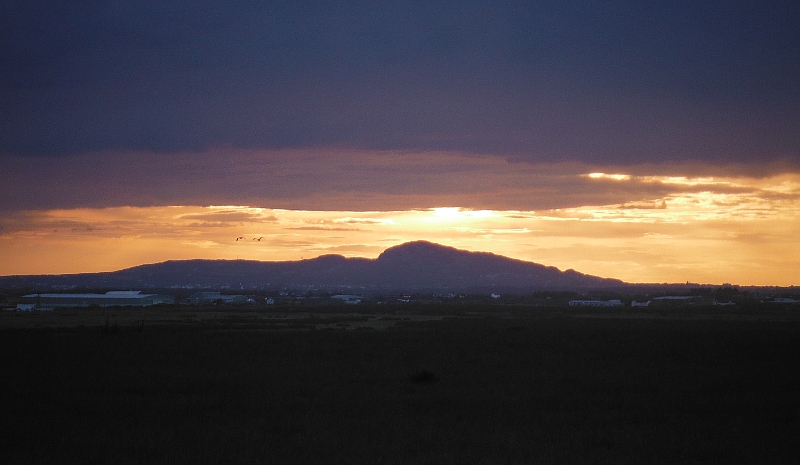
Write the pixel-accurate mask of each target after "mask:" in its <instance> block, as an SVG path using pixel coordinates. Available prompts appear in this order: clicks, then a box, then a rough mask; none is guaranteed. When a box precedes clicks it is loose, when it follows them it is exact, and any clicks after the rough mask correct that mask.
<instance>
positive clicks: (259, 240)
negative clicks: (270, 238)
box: [253, 236, 264, 242]
mask: <svg viewBox="0 0 800 465" xmlns="http://www.w3.org/2000/svg"><path fill="white" fill-rule="evenodd" d="M261 239H264V237H263V236H262V237H259V238H258V239H256V238H255V237H254V238H253V240H254V241H258V242H261Z"/></svg>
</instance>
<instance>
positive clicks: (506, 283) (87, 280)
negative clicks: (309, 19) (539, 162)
mask: <svg viewBox="0 0 800 465" xmlns="http://www.w3.org/2000/svg"><path fill="white" fill-rule="evenodd" d="M620 285H624V283H623V282H622V281H619V280H616V279H606V278H600V277H597V276H590V275H586V274H582V273H579V272H577V271H574V270H567V271H560V270H558V269H557V268H555V267H549V266H544V265H540V264H537V263H532V262H526V261H522V260H515V259H511V258H508V257H503V256H500V255H495V254H492V253H487V252H469V251H465V250H459V249H456V248H453V247H446V246H443V245H439V244H434V243H431V242H426V241H416V242H408V243H405V244H401V245H398V246H395V247H390V248H388V249H386V250H385V251H384V252H383V253H382V254H381V255H380V256H379V257H378V258H377V259H366V258H346V257H343V256H341V255H323V256H320V257H317V258H313V259H309V260H299V261H286V262H261V261H252V260H180V261H167V262H163V263H155V264H151V265H141V266H136V267H133V268H127V269H124V270H120V271H114V272H108V273H85V274H72V275H35V276H7V277H0V288H4V289H13V288H52V287H54V286H55V287H59V286H62V287H64V288H66V287H71V286H77V287H85V288H117V289H119V288H126V289H146V288H169V287H178V286H181V287H183V286H194V287H212V288H220V287H223V286H230V287H231V288H236V289H238V288H240V286H241V287H242V288H245V289H248V288H253V287H258V288H265V289H282V288H285V289H302V288H309V287H313V288H319V289H330V290H336V291H340V290H346V289H358V290H360V292H362V291H363V292H366V291H379V290H382V291H397V292H485V291H493V292H527V291H536V290H587V289H602V288H609V287H617V286H620Z"/></svg>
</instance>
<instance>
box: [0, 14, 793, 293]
mask: <svg viewBox="0 0 800 465" xmlns="http://www.w3.org/2000/svg"><path fill="white" fill-rule="evenodd" d="M0 64H1V65H0V123H1V124H0V275H14V274H42V273H47V274H51V273H77V272H94V271H111V270H117V269H122V268H126V267H129V266H135V265H139V264H143V263H155V262H160V261H165V260H171V259H188V258H224V259H237V258H239V259H255V260H299V259H303V258H312V257H315V256H318V255H323V254H329V253H336V254H342V255H345V256H359V257H370V258H374V257H377V256H378V255H379V254H380V252H382V251H383V250H384V249H386V248H387V247H390V246H393V245H397V244H400V243H403V242H406V241H411V240H430V241H433V242H437V243H441V244H445V245H450V246H454V247H458V248H462V249H466V250H474V251H488V252H493V253H497V254H501V255H506V256H509V257H513V258H518V259H522V260H529V261H535V262H537V263H542V264H545V265H550V266H556V267H558V268H560V269H569V268H572V269H575V270H578V271H581V272H584V273H589V274H595V275H598V276H603V277H612V278H619V279H623V280H626V281H629V282H648V283H661V282H671V283H674V282H687V281H689V282H696V283H707V284H721V283H733V284H742V285H782V286H783V285H800V241H799V240H798V237H800V86H798V85H797V83H798V82H800V3H798V2H797V1H746V0H745V1H737V2H731V1H700V2H698V1H692V2H682V1H676V2H662V1H651V0H642V1H574V2H555V1H553V2H545V1H520V2H515V1H506V2H489V1H459V2H447V1H437V0H430V1H424V2H422V1H420V2H417V1H393V2H383V1H369V2H347V1H342V2H322V1H317V2H314V1H291V2H281V1H274V2H256V1H231V2H216V1H203V0H200V1H196V2H170V1H159V2H156V1H147V0H139V1H79V0H78V1H75V0H72V1H36V0H34V1H24V2H23V1H9V2H3V4H2V5H0ZM239 237H244V239H240V240H236V238H239ZM259 238H261V240H258V239H259Z"/></svg>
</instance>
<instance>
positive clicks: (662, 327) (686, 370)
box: [0, 307, 800, 464]
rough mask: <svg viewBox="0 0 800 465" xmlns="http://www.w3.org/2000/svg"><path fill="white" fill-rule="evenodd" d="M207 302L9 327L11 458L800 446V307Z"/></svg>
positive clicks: (755, 459)
mask: <svg viewBox="0 0 800 465" xmlns="http://www.w3.org/2000/svg"><path fill="white" fill-rule="evenodd" d="M404 308H406V309H407V310H408V307H404ZM438 308H439V309H441V307H438ZM201 311H202V310H201V309H191V310H189V309H185V310H182V311H181V312H183V313H180V315H182V317H183V321H173V320H170V321H165V322H161V323H159V324H150V323H148V322H147V321H143V320H142V319H141V317H140V315H132V316H130V315H129V317H128V318H127V319H119V320H117V319H115V318H116V315H123V314H124V313H125V311H123V310H121V309H117V310H109V311H100V310H97V314H96V315H95V320H97V321H95V322H94V323H92V324H86V322H87V320H79V321H80V322H81V325H78V326H72V327H68V326H65V325H62V326H61V327H59V328H53V329H48V328H46V327H40V328H39V329H35V328H34V329H31V328H27V329H8V326H11V324H10V323H8V324H7V325H6V327H5V329H2V328H0V332H1V333H0V372H2V373H3V376H2V377H0V388H1V389H2V392H3V393H4V394H3V396H4V397H3V402H2V403H0V418H2V419H3V420H2V422H0V425H1V426H0V438H1V439H0V440H2V441H3V445H2V447H0V462H2V463H48V462H53V463H64V462H76V463H89V462H92V463H298V464H300V463H302V464H314V463H326V464H327V463H356V464H357V463H365V464H374V463H431V464H433V463H436V464H440V463H681V464H685V463H796V462H797V459H798V458H800V457H798V455H800V453H799V452H798V448H797V447H796V440H797V438H796V431H797V427H798V422H799V421H800V418H799V417H798V412H799V411H800V402H798V396H797V392H798V388H800V370H798V369H797V360H798V359H800V325H798V319H797V318H796V316H795V317H790V318H785V317H786V315H782V316H781V315H779V316H780V317H781V319H782V320H783V321H770V320H769V319H759V318H726V319H722V320H720V319H717V318H716V317H715V315H709V316H708V317H707V318H695V317H691V318H689V317H683V316H681V315H678V317H676V318H671V317H670V318H667V317H665V318H649V319H645V318H627V317H624V315H621V314H620V315H617V316H619V317H617V316H614V315H610V316H609V315H605V314H602V313H592V312H593V311H592V310H585V311H584V310H581V311H583V312H584V313H579V312H578V311H576V313H569V312H565V311H564V309H530V308H519V309H503V310H502V311H499V310H490V311H482V309H480V308H472V309H465V310H462V311H461V312H460V313H457V314H456V313H452V314H449V315H439V316H438V317H435V318H434V316H435V315H430V318H422V317H423V316H425V312H426V311H429V308H427V307H421V308H420V309H418V311H419V313H416V314H411V313H392V314H391V316H388V315H384V316H386V317H387V318H392V320H391V321H392V322H393V323H394V324H393V325H392V326H387V327H386V328H387V329H383V330H379V329H369V328H370V326H360V325H358V324H356V323H358V322H360V321H366V316H363V315H362V316H359V315H354V314H352V313H342V314H328V315H316V316H315V315H311V314H310V315H302V316H298V318H295V319H291V318H289V316H291V315H283V316H280V315H277V314H268V313H264V312H256V311H253V312H250V313H249V314H246V313H238V314H234V315H231V314H227V315H226V314H224V313H220V312H218V311H215V312H216V313H217V316H216V317H215V318H213V319H200V318H198V314H199V313H198V312H201ZM211 311H212V310H209V312H211ZM103 312H105V313H103ZM45 313H47V312H45ZM73 313H74V315H76V316H78V315H83V313H82V312H80V311H74V312H73ZM142 315H143V314H142ZM176 315H178V313H176ZM180 315H179V316H180ZM604 315H605V316H606V317H603V316H604ZM666 316H669V315H666ZM695 316H696V315H695ZM27 317H28V316H27V315H21V314H20V315H17V316H9V317H7V318H6V317H4V321H16V320H14V319H15V318H16V319H19V318H27ZM31 317H33V316H31ZM279 317H280V318H279ZM40 318H47V315H44V314H42V316H40ZM337 319H338V320H337ZM37 321H38V322H39V323H37V324H40V323H42V322H45V320H37ZM92 321H94V320H92ZM337 321H339V322H340V323H341V325H338V324H336V322H337ZM45 323H46V322H45ZM344 323H348V324H344ZM349 323H353V324H349ZM315 328H320V329H315ZM322 328H361V329H353V330H346V329H322Z"/></svg>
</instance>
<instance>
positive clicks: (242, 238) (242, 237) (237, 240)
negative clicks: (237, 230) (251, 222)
mask: <svg viewBox="0 0 800 465" xmlns="http://www.w3.org/2000/svg"><path fill="white" fill-rule="evenodd" d="M239 239H241V240H244V236H239V237H237V238H236V242H239Z"/></svg>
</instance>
